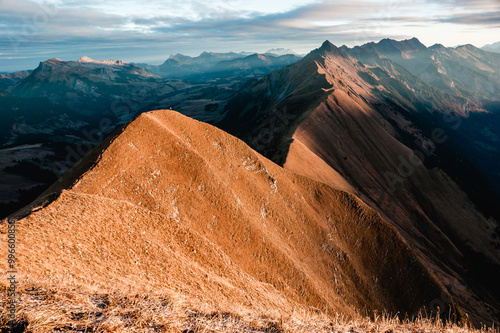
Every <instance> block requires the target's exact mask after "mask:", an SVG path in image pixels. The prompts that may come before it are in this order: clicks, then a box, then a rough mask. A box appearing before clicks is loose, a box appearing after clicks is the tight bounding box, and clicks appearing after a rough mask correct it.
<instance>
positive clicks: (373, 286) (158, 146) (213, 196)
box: [0, 111, 468, 333]
mask: <svg viewBox="0 0 500 333" xmlns="http://www.w3.org/2000/svg"><path fill="white" fill-rule="evenodd" d="M207 143H209V144H207ZM96 152H97V153H98V156H94V157H92V154H91V155H90V157H87V158H86V159H84V160H83V162H82V163H80V164H78V165H77V166H76V168H75V169H73V170H72V171H71V172H69V173H68V174H66V176H65V177H64V178H63V179H62V181H61V182H60V183H58V184H56V185H55V186H54V187H53V188H51V189H49V191H48V192H47V193H46V195H47V196H45V197H41V198H40V200H39V201H38V202H37V203H35V204H34V205H33V206H32V207H28V208H27V209H26V210H25V211H24V212H20V213H19V215H17V216H16V218H17V221H16V232H17V234H16V237H17V239H18V243H17V248H16V249H17V254H18V256H17V261H18V262H17V269H18V271H19V279H18V281H19V285H18V289H17V291H18V292H19V299H18V300H19V307H18V312H17V318H18V321H19V323H20V324H19V325H22V323H23V322H24V323H26V325H27V330H29V331H32V332H54V331H82V332H85V331H87V332H90V331H96V332H105V331H108V332H111V331H115V332H126V331H136V332H146V331H151V332H154V331H173V332H176V331H177V332H219V331H221V332H230V331H247V332H281V331H284V332H314V331H317V332H323V331H325V332H326V331H330V332H344V331H345V332H350V333H354V332H364V331H366V332H378V331H381V332H387V331H394V332H396V331H401V332H402V331H408V332H410V331H411V332H412V333H418V332H430V331H440V332H444V331H445V330H459V328H457V327H451V326H447V327H443V326H441V325H440V324H438V323H439V322H432V321H427V320H423V319H421V320H418V321H417V322H416V323H412V324H410V323H402V324H401V323H399V322H398V321H397V320H395V319H388V318H378V317H377V319H376V320H375V321H372V322H370V321H368V320H367V319H362V317H361V316H359V315H357V313H361V311H362V310H365V309H366V312H367V313H368V314H372V313H373V311H374V310H378V311H379V313H380V311H382V310H384V309H387V310H388V311H391V312H392V313H395V312H396V311H402V312H410V313H411V312H413V311H415V310H416V309H418V308H420V307H421V306H422V305H426V304H429V303H430V302H431V301H432V300H433V299H436V298H439V297H440V295H443V294H444V295H446V296H448V295H447V294H446V289H445V287H444V286H442V285H441V284H440V283H439V281H437V280H436V279H435V278H434V276H433V275H432V274H431V273H430V272H429V271H428V270H427V269H426V268H425V267H424V266H423V265H422V264H421V262H420V261H419V260H418V259H417V258H416V257H415V255H414V253H413V252H412V250H411V249H410V248H409V247H408V246H407V244H406V243H405V242H404V241H403V240H402V238H401V237H400V236H399V235H398V233H397V232H396V231H395V229H394V228H393V227H391V226H389V225H388V224H387V223H386V222H385V221H384V220H383V219H382V218H381V217H380V215H379V214H377V213H376V212H374V211H373V210H371V209H370V208H368V207H367V206H366V205H364V204H363V203H362V202H361V201H360V200H358V199H357V198H356V197H354V196H353V195H350V194H347V193H345V192H341V191H338V190H335V189H333V188H332V187H330V186H327V185H325V184H322V183H320V182H317V181H313V180H311V179H308V178H305V177H302V176H298V175H295V174H293V173H291V172H288V171H286V170H284V169H283V168H280V167H279V166H277V165H275V164H274V163H272V162H271V161H269V160H267V159H265V158H263V157H262V156H261V155H259V154H257V153H255V152H254V151H253V150H251V149H250V148H249V147H248V146H246V145H244V144H243V143H242V142H241V141H240V140H238V139H236V138H234V137H232V136H230V135H228V134H226V133H224V132H222V131H220V130H218V129H215V128H214V127H212V126H209V125H207V124H203V123H200V122H196V121H194V120H192V119H189V118H187V117H184V116H182V115H180V114H178V113H175V112H171V111H154V112H149V113H146V114H143V115H141V116H140V117H139V118H138V119H137V120H135V121H134V122H132V123H131V124H129V125H128V126H127V127H126V128H124V129H123V131H122V132H121V133H120V134H119V135H118V136H116V137H113V138H112V139H110V140H108V141H107V142H104V143H103V144H102V145H101V146H100V147H99V148H98V149H97V150H96V151H95V152H94V153H96ZM91 158H94V159H91ZM52 194H55V195H52ZM49 199H50V200H49ZM44 201H47V202H44ZM43 202H44V204H43V205H42V204H41V203H43ZM6 235H7V230H6V223H1V224H0V236H1V237H2V241H1V242H0V253H7V246H6V244H7V242H6V241H5V239H6V237H7V236H6ZM0 267H1V268H2V269H4V270H5V271H6V270H7V269H6V267H7V266H6V261H5V260H3V261H0ZM5 283H6V281H5V280H4V281H2V285H3V288H4V290H3V293H2V295H3V298H2V302H4V305H5V302H6V299H5ZM2 309H3V310H2V311H4V312H3V313H2V318H3V319H2V320H3V322H2V323H1V324H2V325H4V326H5V325H6V320H7V316H6V315H7V313H6V312H5V311H6V308H5V306H2ZM311 309H321V312H317V311H313V310H311ZM460 311H461V310H460V309H459V308H457V316H458V317H460V318H462V319H463V318H464V316H463V312H460ZM321 313H323V314H321ZM328 313H330V314H331V313H339V314H340V313H342V314H344V315H345V317H342V316H341V317H335V318H336V320H333V321H332V319H331V316H330V317H328V316H327V314H328ZM349 318H350V319H349ZM353 318H354V319H353ZM462 330H464V331H467V330H468V329H467V328H464V329H462ZM20 331H21V330H20Z"/></svg>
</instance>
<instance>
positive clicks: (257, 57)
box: [146, 50, 301, 81]
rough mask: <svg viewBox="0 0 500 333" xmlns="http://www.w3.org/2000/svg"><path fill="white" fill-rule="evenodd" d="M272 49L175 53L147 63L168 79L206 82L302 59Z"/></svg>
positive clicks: (267, 70)
mask: <svg viewBox="0 0 500 333" xmlns="http://www.w3.org/2000/svg"><path fill="white" fill-rule="evenodd" d="M272 51H273V50H270V51H269V52H268V53H266V54H259V53H253V54H248V53H244V52H242V53H234V52H229V53H214V52H203V53H202V54H200V55H199V56H197V57H190V56H186V55H183V54H176V55H173V56H170V57H169V58H168V59H167V60H166V61H165V62H164V63H163V64H161V65H160V66H146V68H148V70H150V71H151V72H153V73H155V74H158V75H161V76H163V77H167V78H176V79H184V80H194V81H203V80H207V79H214V78H218V79H220V78H231V77H249V76H250V77H260V76H262V75H265V74H268V73H270V72H271V71H273V70H276V69H280V68H282V67H284V66H287V65H290V64H293V63H294V62H297V61H298V60H300V58H301V57H300V56H299V55H296V54H293V53H290V54H282V52H280V50H278V51H276V52H280V54H275V53H272ZM282 51H287V50H282ZM290 52H292V51H290Z"/></svg>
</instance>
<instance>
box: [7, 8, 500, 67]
mask: <svg viewBox="0 0 500 333" xmlns="http://www.w3.org/2000/svg"><path fill="white" fill-rule="evenodd" d="M499 36H500V0H438V1H430V0H393V1H381V0H352V1H349V0H341V1H340V0H255V1H252V0H215V1H210V2H209V1H199V0H175V1H172V0H163V1H160V0H149V1H148V2H147V3H145V2H143V1H135V0H121V1H105V0H87V1H81V0H78V1H77V0H68V1H66V0H0V72H2V71H14V70H20V69H29V68H35V67H36V66H37V65H38V63H39V62H40V61H43V60H47V59H50V58H54V57H58V58H61V59H64V60H77V59H78V58H80V57H81V56H83V55H87V56H90V57H92V58H97V59H106V60H107V59H121V60H124V61H134V62H147V63H151V64H159V63H162V62H163V61H164V60H165V59H166V58H167V57H168V56H169V55H170V54H175V53H184V54H188V55H197V54H199V53H201V52H202V51H215V52H222V51H252V52H265V51H266V50H268V49H271V48H275V47H284V48H291V49H293V50H294V51H296V52H299V53H307V52H309V51H310V50H312V49H314V48H316V47H318V46H319V45H320V44H321V43H322V42H323V41H324V40H326V39H328V40H330V41H331V42H332V43H334V44H336V45H338V46H340V45H342V44H346V45H348V46H354V45H358V44H362V43H365V42H368V41H378V40H380V39H382V38H385V37H388V38H394V39H398V40H399V39H407V38H411V37H417V38H419V39H420V41H421V42H422V43H424V44H425V45H427V46H431V45H432V44H434V43H441V44H444V45H445V46H457V45H462V44H474V45H476V46H478V47H482V46H483V45H485V44H489V43H494V42H498V41H500V37H499Z"/></svg>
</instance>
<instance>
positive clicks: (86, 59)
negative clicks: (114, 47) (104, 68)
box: [77, 56, 127, 65]
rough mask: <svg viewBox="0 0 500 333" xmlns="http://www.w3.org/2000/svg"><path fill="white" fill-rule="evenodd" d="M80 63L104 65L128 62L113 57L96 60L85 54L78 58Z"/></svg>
mask: <svg viewBox="0 0 500 333" xmlns="http://www.w3.org/2000/svg"><path fill="white" fill-rule="evenodd" d="M77 62H79V63H92V64H102V65H126V64H127V63H126V62H124V61H121V60H116V59H111V60H96V59H92V58H90V57H87V56H83V57H81V58H80V59H78V61H77Z"/></svg>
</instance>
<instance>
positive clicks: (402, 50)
mask: <svg viewBox="0 0 500 333" xmlns="http://www.w3.org/2000/svg"><path fill="white" fill-rule="evenodd" d="M359 49H364V50H368V51H370V52H372V53H376V54H380V55H382V56H383V57H386V58H388V59H390V60H392V61H394V62H395V63H397V64H399V65H402V66H404V67H405V68H406V69H408V70H409V71H410V72H412V73H413V74H414V75H416V76H418V77H419V78H420V79H422V80H423V81H425V82H427V83H429V84H431V85H433V86H435V87H437V88H439V89H443V90H444V91H446V92H449V93H454V94H459V95H463V96H465V97H467V98H470V99H472V100H476V101H478V100H483V99H488V100H497V99H498V96H499V94H500V55H498V54H497V53H491V52H487V51H485V50H481V49H479V48H476V47H474V46H473V45H462V46H458V47H455V48H447V47H444V46H443V45H441V44H436V45H433V46H431V47H429V48H427V47H425V46H424V45H423V44H421V43H420V42H419V41H418V39H416V38H413V39H411V40H405V41H395V40H391V39H383V40H381V41H380V42H378V43H368V44H365V45H362V46H356V47H354V48H353V49H349V48H345V49H344V50H345V51H347V52H348V53H351V51H352V52H354V53H358V54H359Z"/></svg>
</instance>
